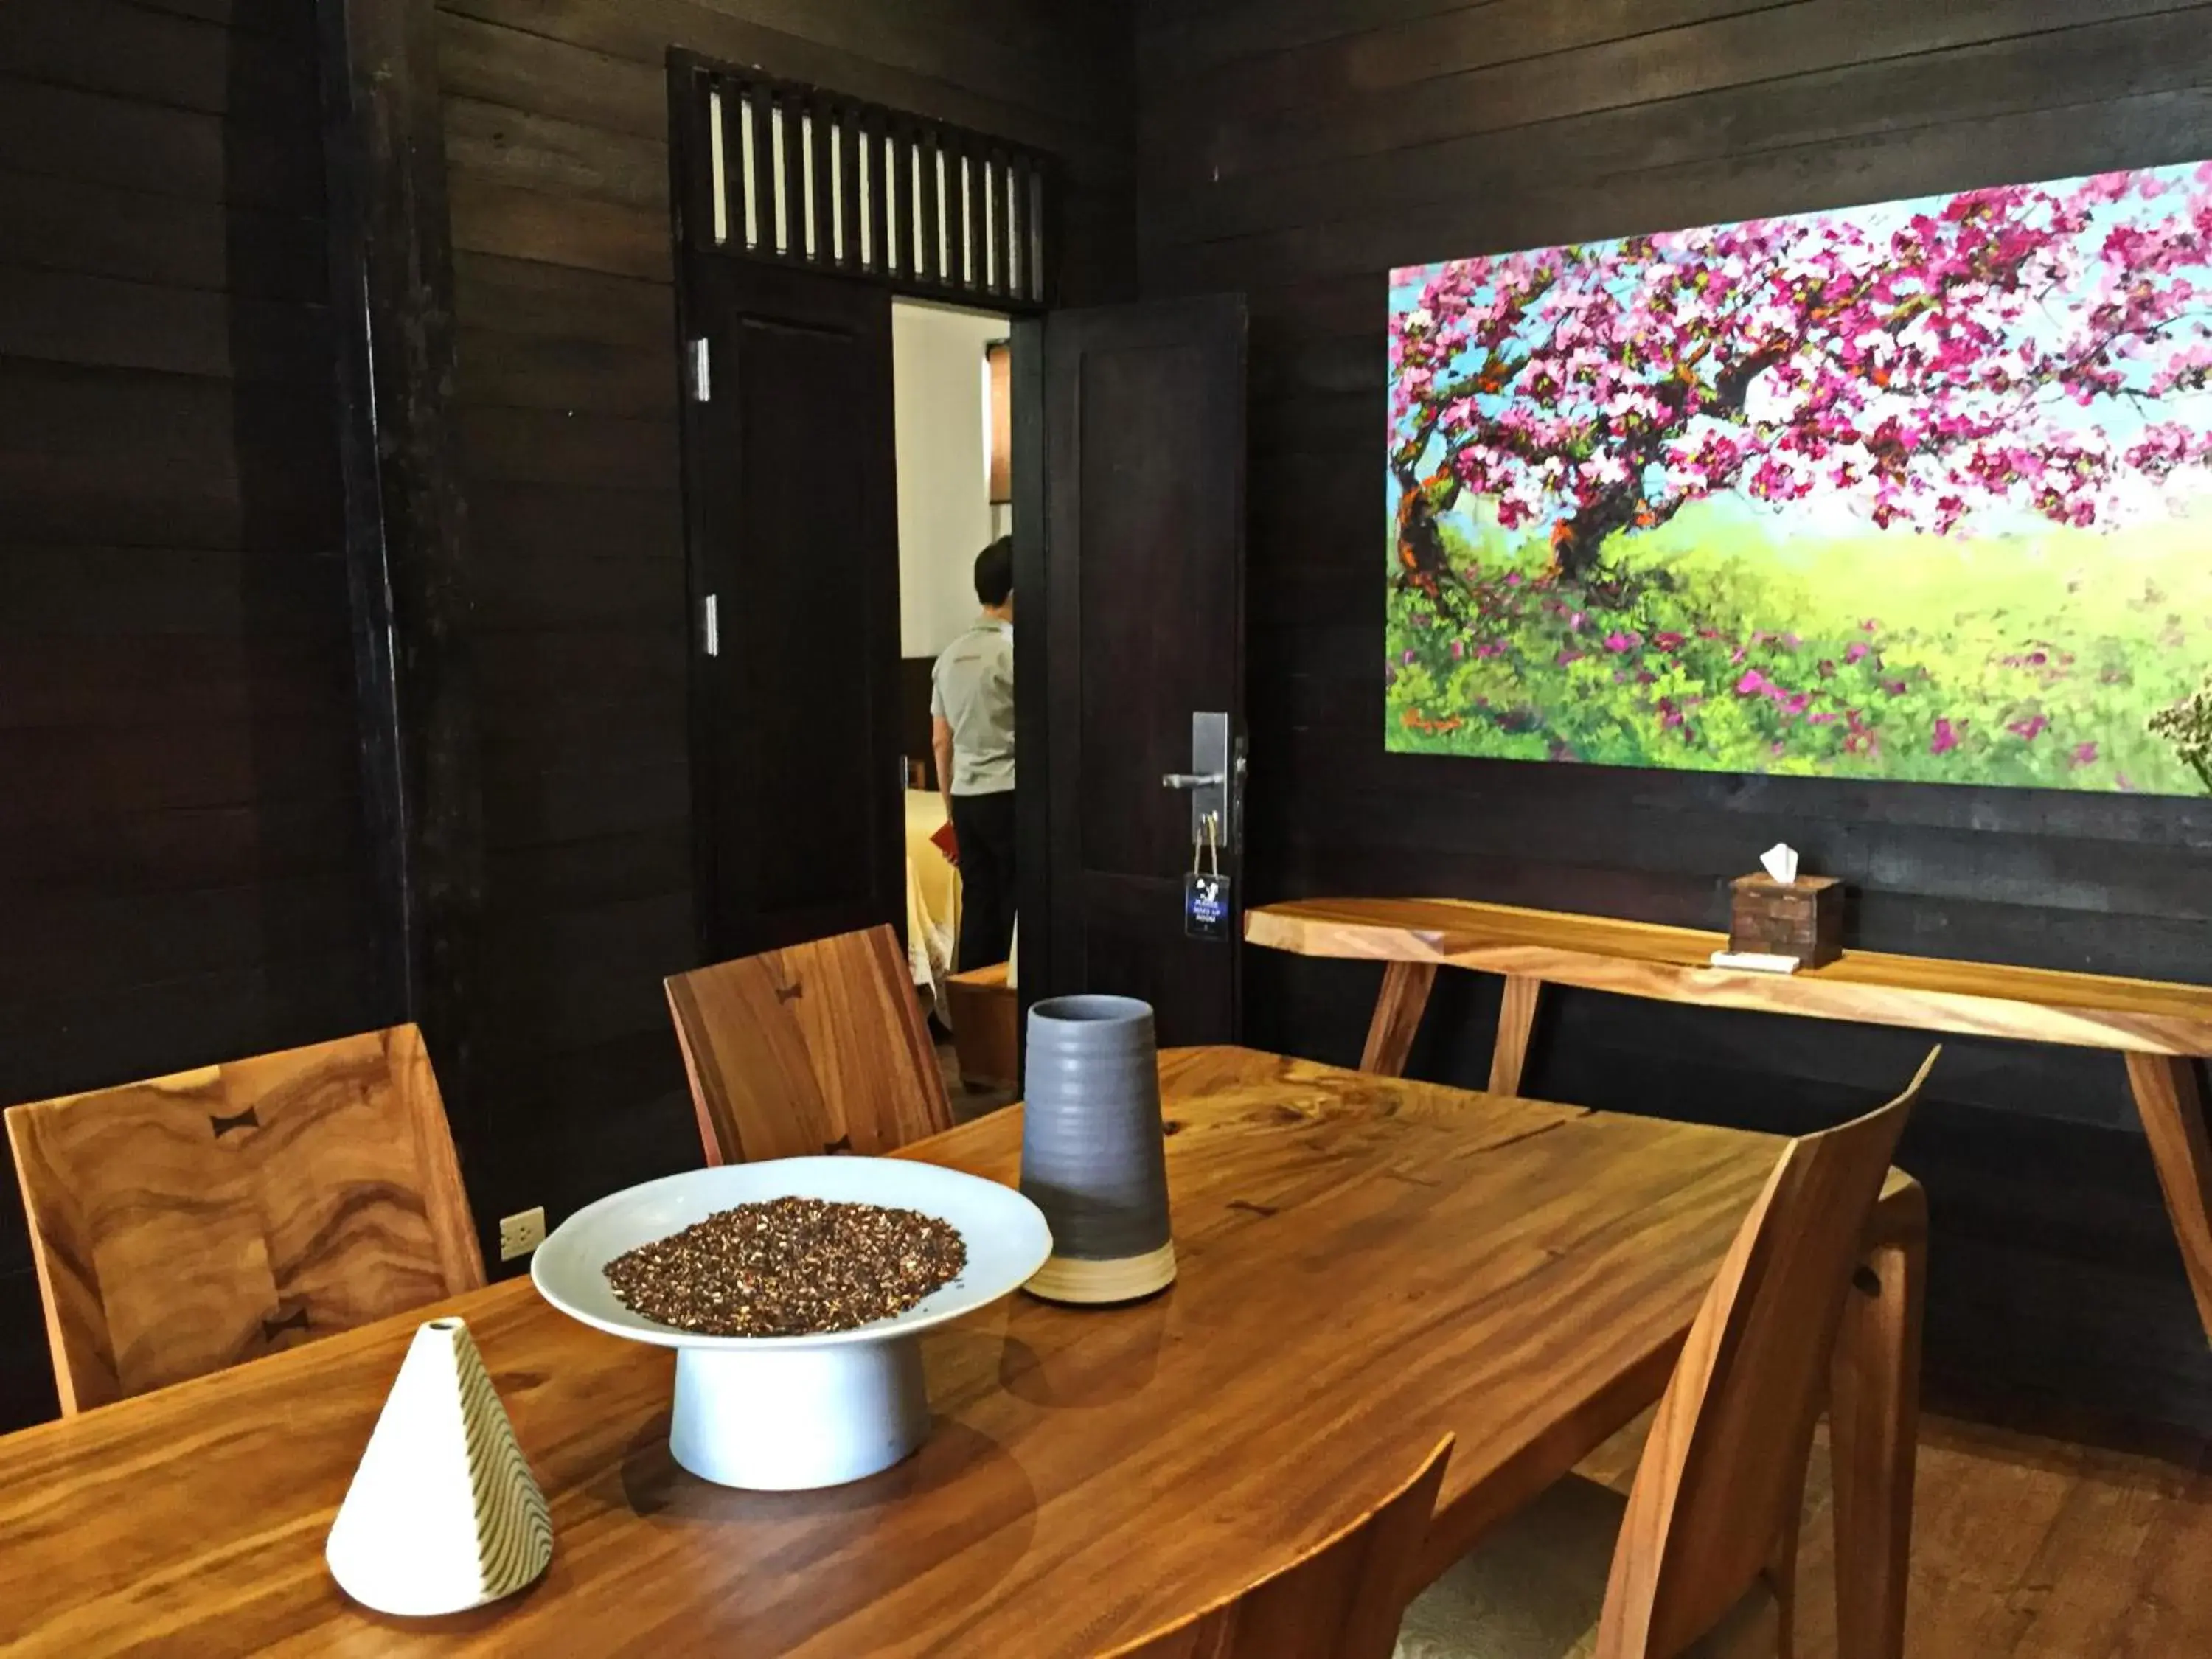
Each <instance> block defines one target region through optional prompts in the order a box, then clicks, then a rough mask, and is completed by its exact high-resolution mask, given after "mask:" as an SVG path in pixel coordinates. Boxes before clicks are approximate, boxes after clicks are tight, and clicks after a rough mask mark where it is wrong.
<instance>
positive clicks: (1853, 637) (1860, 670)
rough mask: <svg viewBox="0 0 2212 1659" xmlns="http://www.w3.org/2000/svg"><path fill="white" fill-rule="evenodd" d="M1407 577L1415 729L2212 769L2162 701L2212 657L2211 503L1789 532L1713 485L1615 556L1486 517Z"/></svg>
mask: <svg viewBox="0 0 2212 1659" xmlns="http://www.w3.org/2000/svg"><path fill="white" fill-rule="evenodd" d="M1445 532H1446V542H1447V545H1448V547H1449V552H1450V557H1451V563H1452V566H1453V568H1455V571H1456V572H1458V573H1459V575H1460V578H1461V581H1460V582H1459V583H1455V584H1452V585H1449V586H1446V587H1445V588H1444V590H1443V602H1442V603H1441V604H1440V603H1438V602H1437V600H1435V599H1431V598H1430V597H1429V596H1427V595H1425V594H1423V593H1421V592H1415V591H1412V590H1410V589H1407V588H1406V587H1404V586H1396V585H1394V586H1393V587H1392V588H1391V591H1390V599H1389V621H1388V638H1389V653H1390V655H1389V681H1390V683H1389V692H1388V697H1387V708H1388V718H1389V745H1390V747H1392V748H1393V749H1396V750H1405V751H1417V752H1429V753H1439V754H1452V755H1476V756H1492V757H1504V758H1511V759H1523V760H1579V761H1584V762H1590V763H1600V764H1605V765H1613V766H1671V767H1690V768H1698V769H1711V770H1717V771H1741V772H1772V773H1784V774H1799V775H1820V776H1831V777H1834V776H1845V777H1849V776H1857V777H1878V778H1891V779H1911V780H1917V781H1930V782H1943V783H2003V784H2021V785H2029V786H2036V787H2048V788H2064V789H2135V790H2143V791H2148V792H2154V793H2162V794H2191V793H2201V791H2202V785H2201V783H2200V781H2199V780H2198V778H2197V775H2196V774H2195V773H2194V772H2193V771H2192V770H2191V769H2190V768H2189V767H2188V766H2187V765H2185V763H2183V761H2182V760H2181V759H2180V757H2179V755H2178V754H2177V753H2176V752H2175V750H2174V749H2173V747H2172V744H2170V743H2169V742H2167V741H2166V740H2165V739H2162V738H2158V737H2156V736H2154V735H2153V734H2152V733H2151V732H2149V731H2148V729H2147V728H2146V724H2145V723H2146V721H2147V720H2148V717H2149V716H2150V715H2151V714H2153V713H2154V712H2155V711H2156V710H2158V709H2160V708H2166V706H2168V705H2169V704H2172V702H2175V701H2176V700H2177V699H2179V698H2180V697H2183V696H2186V695H2188V694H2189V693H2190V692H2191V691H2192V690H2195V689H2196V688H2197V685H2198V684H2199V683H2200V682H2201V681H2202V680H2203V678H2204V674H2205V671H2206V669H2207V667H2208V665H2212V522H2207V521H2205V520H2204V519H2203V518H2202V517H2196V518H2187V519H2182V520H2176V521H2172V522H2166V523H2160V524H2155V525H2148V526H2140V527H2136V528H2132V529H2126V530H2121V531H2117V532H2110V533H2106V534H2098V533H2094V532H2075V531H2056V530H2046V531H2039V532H2037V533H2035V534H2033V535H2029V536H2021V537H2017V538H2015V537H1990V538H1984V539H1980V540H1964V539H1953V538H1942V537H1936V536H1921V535H1914V534H1911V533H1909V532H1898V531H1894V530H1893V531H1890V532H1882V533H1870V534H1868V535H1866V536H1863V537H1846V538H1833V539H1820V538H1815V537H1810V536H1798V537H1793V538H1786V539H1775V538H1771V537H1770V536H1769V535H1768V534H1767V533H1766V532H1765V528H1764V526H1762V525H1760V524H1759V522H1758V521H1757V520H1756V519H1754V518H1753V517H1752V516H1751V515H1750V514H1748V513H1745V512H1744V511H1742V510H1741V509H1731V508H1730V507H1729V506H1728V505H1726V504H1723V503H1721V502H1717V501H1716V502H1707V503H1701V504H1699V506H1697V507H1692V508H1690V509H1687V510H1686V511H1684V512H1683V513H1680V515H1679V516H1678V517H1677V518H1676V519H1675V520H1674V521H1673V522H1672V523H1670V524H1668V525H1666V526H1663V527H1662V528H1660V529H1658V530H1656V531H1653V532H1647V533H1645V534H1642V535H1635V536H1628V537H1618V538H1615V539H1614V544H1613V547H1612V548H1611V549H1609V550H1608V551H1609V553H1610V554H1611V561H1610V562H1609V563H1608V564H1607V567H1606V568H1605V569H1604V571H1603V572H1602V574H1600V575H1598V576H1596V577H1594V578H1593V579H1592V580H1589V581H1588V582H1587V583H1584V584H1580V585H1577V584H1575V583H1573V582H1571V581H1569V580H1565V579H1563V578H1559V577H1557V576H1555V575H1553V574H1550V558H1549V554H1548V549H1547V547H1546V546H1545V545H1544V544H1541V542H1536V541H1532V540H1528V539H1526V538H1520V537H1516V536H1510V535H1508V534H1506V533H1504V532H1501V531H1499V530H1498V528H1497V526H1495V524H1494V523H1490V522H1487V521H1486V520H1484V519H1477V518H1471V517H1467V516H1462V517H1457V518H1455V519H1452V520H1447V521H1446V523H1445Z"/></svg>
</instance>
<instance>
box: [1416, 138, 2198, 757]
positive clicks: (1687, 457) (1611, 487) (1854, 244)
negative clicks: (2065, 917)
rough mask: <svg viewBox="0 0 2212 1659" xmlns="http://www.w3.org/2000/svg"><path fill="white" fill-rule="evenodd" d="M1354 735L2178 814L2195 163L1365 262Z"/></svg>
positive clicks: (2190, 667) (2193, 589) (2190, 619)
mask: <svg viewBox="0 0 2212 1659" xmlns="http://www.w3.org/2000/svg"><path fill="white" fill-rule="evenodd" d="M1389 337H1390V404H1389V410H1390V412H1389V477H1388V483H1387V485H1386V495H1387V501H1388V518H1389V555H1388V557H1389V600H1388V641H1389V659H1388V662H1387V664H1386V667H1385V673H1386V675H1387V676H1388V679H1389V686H1388V690H1387V694H1386V706H1387V711H1388V714H1387V718H1388V734H1387V739H1386V740H1387V742H1388V744H1389V746H1390V747H1391V748H1392V749H1394V750H1401V751H1420V752H1430V753H1444V754H1454V755H1469V756H1487V757H1505V758H1512V759H1523V760H1553V761H1580V762H1585V763H1600V764H1610V765H1632V766H1667V767H1689V768H1698V769H1707V770H1726V771H1737V772H1773V773H1791V774H1808V775H1821V776H1841V777H1860V778H1894V779H1911V780H1917V781H1937V782H1951V783H1972V784H1993V783H1995V784H2017V785H2026V786H2032V787H2043V788H2061V789H2089V790H2138V791H2143V792H2147V793H2166V794H2182V793H2203V789H2204V788H2205V787H2206V783H2207V779H2206V775H2205V774H2204V773H2203V771H2202V770H2201V769H2200V768H2199V766H2198V765H2197V763H2195V762H2194V761H2193V760H2191V758H2190V757H2188V756H2187V755H2185V752H2184V744H2183V743H2182V740H2181V739H2179V738H2177V737H2176V736H2175V735H2174V732H2175V731H2176V730H2177V727H2176V725H2175V718H2174V717H2168V718H2167V719H2166V720H2164V721H2163V722H2162V723H2161V722H2160V715H2161V714H2163V713H2164V712H2165V711H2167V710H2169V709H2172V708H2175V707H2176V706H2178V705H2180V704H2183V703H2185V702H2186V700H2187V699H2189V698H2190V697H2191V695H2192V694H2194V693H2197V691H2198V690H2199V688H2200V687H2202V686H2204V685H2206V684H2207V683H2208V675H2212V162H2208V163H2206V164H2204V165H2203V166H2192V167H2160V168H2151V169H2145V170H2142V171H2137V172H2130V173H2106V174H2101V175H2100V176H2098V177H2095V178H2091V179H2071V180H2067V181H2065V182H2063V183H2057V184H2050V185H2031V186H2019V187H2010V188H2004V189H1996V190H1976V191H1966V192H1964V193H1961V194H1960V195H1956V196H1950V197H1930V198H1928V199H1925V200H1921V201H1913V202H1905V203H1897V204H1888V205H1884V206H1880V207H1873V208H1863V209H1855V210H1849V211H1845V212H1838V213H1819V214H1806V215H1802V216H1796V217H1791V218H1781V219H1768V220H1760V221H1755V222H1747V223H1743V224H1735V225H1723V226H1717V227H1713V228H1705V229H1700V230H1686V231H1680V232H1674V233H1670V234H1664V235H1653V236H1637V237H1631V238H1629V239H1627V240H1622V241H1614V242H1606V243H1595V244H1589V245H1583V246H1568V247H1556V248H1547V249H1543V250H1541V251H1538V252H1525V253H1513V254H1507V255H1501V256H1497V257H1492V258H1474V259H1461V260H1455V261H1452V262H1450V263H1449V264H1436V265H1426V266H1422V267H1419V268H1416V269H1409V270H1399V271H1395V272H1394V273H1393V274H1392V277H1391V289H1390V330H1389Z"/></svg>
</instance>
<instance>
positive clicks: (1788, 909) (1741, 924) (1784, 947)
mask: <svg viewBox="0 0 2212 1659" xmlns="http://www.w3.org/2000/svg"><path fill="white" fill-rule="evenodd" d="M1733 885H1734V888H1735V891H1734V893H1733V894H1732V896H1731V898H1730V902H1729V950H1730V951H1739V952H1755V953H1757V954H1759V955H1761V956H1775V957H1796V958H1797V961H1798V963H1799V965H1801V966H1802V967H1806V968H1819V967H1821V966H1823V965H1824V964H1826V963H1831V962H1833V961H1834V960H1835V959H1836V958H1837V957H1839V956H1841V955H1843V953H1844V886H1843V884H1842V883H1841V882H1839V881H1838V880H1837V879H1836V878H1834V877H1833V876H1800V877H1798V878H1797V879H1796V881H1794V882H1791V883H1790V884H1786V885H1785V884H1784V883H1781V882H1778V881H1777V880H1775V878H1773V877H1771V876H1769V875H1765V874H1761V875H1755V876H1738V877H1737V878H1735V883H1734V884H1733Z"/></svg>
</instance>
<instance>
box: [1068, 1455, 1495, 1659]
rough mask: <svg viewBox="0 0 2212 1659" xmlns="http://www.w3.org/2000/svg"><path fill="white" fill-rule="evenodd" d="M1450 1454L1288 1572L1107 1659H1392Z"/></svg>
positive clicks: (1434, 1459) (1430, 1462) (1426, 1465)
mask: <svg viewBox="0 0 2212 1659" xmlns="http://www.w3.org/2000/svg"><path fill="white" fill-rule="evenodd" d="M1451 1447H1452V1443H1451V1441H1450V1439H1449V1437H1447V1438H1446V1439H1445V1440H1444V1441H1443V1442H1442V1443H1440V1444H1439V1445H1438V1446H1437V1449H1435V1450H1434V1451H1432V1452H1431V1453H1430V1454H1429V1455H1428V1457H1427V1459H1426V1460H1425V1462H1423V1463H1422V1464H1421V1466H1420V1468H1418V1469H1416V1470H1415V1471H1414V1472H1413V1474H1412V1475H1410V1476H1409V1477H1407V1480H1406V1481H1405V1482H1404V1483H1403V1484H1402V1485H1401V1486H1399V1487H1398V1488H1397V1489H1396V1490H1395V1491H1394V1492H1390V1493H1389V1495H1388V1496H1386V1497H1385V1498H1383V1499H1382V1500H1381V1501H1380V1502H1379V1503H1377V1504H1375V1506H1374V1507H1373V1508H1371V1509H1370V1510H1367V1511H1366V1512H1365V1513H1364V1514H1363V1515H1361V1516H1359V1517H1358V1519H1357V1520H1355V1521H1353V1522H1352V1523H1351V1524H1350V1525H1348V1526H1346V1527H1345V1528H1343V1529H1342V1530H1341V1531H1340V1532H1337V1533H1335V1534H1333V1535H1332V1536H1330V1537H1328V1538H1327V1539H1325V1540H1323V1541H1322V1542H1321V1543H1319V1544H1317V1545H1316V1546H1315V1547H1313V1548H1312V1549H1311V1550H1309V1551H1308V1552H1307V1553H1305V1554H1304V1555H1302V1556H1300V1557H1299V1558H1298V1559H1297V1560H1295V1561H1292V1562H1291V1563H1290V1564H1289V1565H1287V1566H1284V1567H1281V1568H1279V1569H1277V1570H1276V1571H1273V1572H1271V1573H1269V1574H1268V1575H1267V1577H1264V1578H1261V1579H1258V1580H1256V1581H1255V1582H1254V1583H1251V1584H1249V1585H1248V1586H1246V1587H1245V1588H1244V1589H1242V1590H1239V1591H1238V1592H1237V1594H1236V1595H1232V1596H1231V1597H1229V1598H1228V1599H1227V1600H1225V1601H1219V1602H1217V1603H1216V1604H1214V1605H1213V1606H1212V1607H1206V1608H1203V1609H1201V1610H1200V1611H1199V1612H1197V1613H1191V1614H1189V1615H1188V1617H1186V1618H1183V1619H1180V1620H1176V1622H1175V1623H1174V1624H1172V1625H1170V1626H1167V1627H1166V1628H1165V1629H1164V1630H1158V1631H1155V1632H1152V1634H1151V1635H1149V1636H1147V1637H1145V1638H1142V1639H1141V1640H1139V1641H1136V1642H1133V1643H1131V1644H1129V1645H1127V1646H1126V1647H1121V1648H1116V1649H1115V1650H1114V1651H1113V1652H1112V1654H1110V1655H1109V1656H1108V1659H1389V1655H1390V1652H1391V1650H1393V1649H1394V1648H1395V1646H1396V1645H1397V1641H1398V1621H1399V1620H1400V1619H1401V1618H1402V1617H1403V1616H1404V1614H1405V1611H1406V1603H1407V1601H1409V1600H1410V1599H1411V1598H1412V1595H1413V1591H1414V1590H1415V1589H1418V1588H1419V1586H1417V1585H1416V1584H1414V1583H1413V1582H1412V1581H1413V1571H1414V1569H1415V1567H1416V1565H1417V1564H1418V1562H1419V1557H1420V1550H1421V1540H1422V1537H1423V1535H1424V1534H1425V1533H1426V1532H1427V1531H1428V1527H1429V1518H1430V1516H1431V1515H1433V1514H1434V1513H1435V1511H1436V1507H1437V1487H1438V1486H1440V1485H1441V1484H1442V1483H1443V1477H1444V1464H1445V1462H1446V1461H1447V1460H1448V1459H1449V1457H1450V1455H1451Z"/></svg>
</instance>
